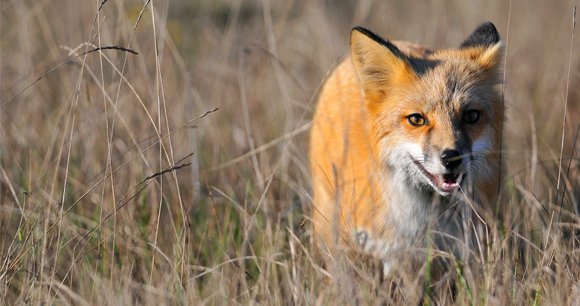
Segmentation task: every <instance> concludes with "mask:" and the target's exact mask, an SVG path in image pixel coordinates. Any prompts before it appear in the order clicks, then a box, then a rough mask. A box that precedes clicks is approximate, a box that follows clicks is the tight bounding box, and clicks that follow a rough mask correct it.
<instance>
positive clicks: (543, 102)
mask: <svg viewBox="0 0 580 306" xmlns="http://www.w3.org/2000/svg"><path fill="white" fill-rule="evenodd" d="M573 4H574V3H573V2H572V1H557V2H556V1H548V0H534V1H517V0H515V1H513V2H511V14H510V2H508V1H500V0H495V1H493V0H492V1H485V2H483V1H442V0H432V1H420V0H412V1H371V0H360V1H354V0H352V1H351V0H349V1H306V0H291V1H270V0H263V1H242V0H232V1H222V0H216V1H184V0H174V1H164V0H152V1H134V0H119V1H107V2H104V1H101V0H95V1H62V0H39V1H2V2H0V9H1V12H0V13H1V15H0V78H1V79H0V80H1V81H0V88H1V89H0V103H2V107H1V109H0V128H1V131H0V203H1V206H0V259H1V263H0V291H1V293H0V297H1V300H2V303H3V304H4V305H23V304H35V305H36V304H59V305H61V304H62V305H86V304H94V305H126V304H140V305H141V304H142V305H165V304H167V305H175V304H181V305H183V304H186V305H197V304H200V305H201V304H225V305H230V304H255V303H258V304H275V305H279V304H296V305H304V304H316V305H320V304H324V305H328V304H375V303H393V304H398V303H411V302H417V303H419V302H420V299H422V296H423V294H424V292H425V291H426V290H428V288H425V286H422V285H421V284H419V283H417V282H415V281H414V279H413V278H412V277H411V278H409V279H406V278H405V276H401V277H400V278H398V279H395V280H393V281H392V282H391V281H383V282H381V281H380V279H379V278H380V277H379V276H377V274H376V273H375V270H376V269H374V268H373V265H372V264H365V263H364V262H363V261H364V260H363V259H362V258H357V257H349V256H341V257H336V258H335V263H334V266H333V267H334V269H328V271H327V270H324V269H323V267H322V262H321V261H320V260H319V259H318V258H317V256H316V250H315V249H314V248H313V244H312V243H311V237H310V231H309V227H310V224H309V222H308V218H307V216H308V215H309V211H310V204H311V203H310V197H309V186H310V182H309V171H308V164H307V156H306V152H307V148H308V128H309V126H310V120H311V118H312V112H313V108H314V105H315V99H314V98H315V96H316V92H317V88H318V87H319V85H320V84H321V82H322V80H323V79H324V76H325V75H326V73H327V72H328V71H329V69H331V67H332V66H333V65H334V64H335V63H336V62H337V61H338V60H340V59H341V58H344V56H345V53H346V52H348V33H349V29H350V28H351V27H352V26H354V25H365V26H367V27H369V28H371V29H373V30H375V31H376V32H377V33H379V34H381V35H382V36H385V37H387V38H390V39H404V40H409V41H412V42H417V43H421V44H425V45H428V46H431V47H435V48H442V47H449V46H457V45H459V43H460V42H461V41H462V39H463V38H465V37H466V36H467V35H468V34H469V33H470V31H472V30H473V29H474V28H475V26H476V25H477V24H478V23H480V22H481V21H485V20H489V21H492V22H494V23H495V24H496V26H497V28H498V29H499V31H500V33H501V35H502V37H503V38H504V40H506V41H507V59H506V64H507V65H506V67H505V68H506V83H505V101H506V106H507V118H508V123H507V124H506V126H505V130H504V154H503V156H504V160H505V164H506V171H505V173H504V176H503V177H502V182H503V184H502V185H503V187H504V188H503V193H502V195H501V199H500V202H499V204H500V206H501V208H502V209H501V214H499V213H498V214H497V215H496V216H495V217H494V218H490V220H488V221H489V226H490V227H489V228H490V236H492V237H493V239H492V241H493V242H492V243H491V244H490V245H489V246H487V247H486V249H485V250H484V251H485V254H486V256H485V258H481V259H480V260H475V264H474V265H473V266H465V267H464V268H461V265H460V264H458V266H457V267H458V268H457V273H458V282H457V294H456V303H458V304H475V305H483V304H486V305H487V304H490V305H506V304H518V305H530V304H534V305H573V304H578V303H580V298H579V296H580V254H579V253H578V240H577V233H578V222H577V221H578V216H579V206H578V196H580V194H579V191H580V188H579V185H580V184H579V180H578V179H579V168H578V165H579V164H578V152H579V151H578V150H580V148H579V146H580V145H577V141H576V135H577V129H578V126H579V123H580V107H579V106H578V101H579V98H580V91H579V90H578V88H579V86H580V82H579V81H580V70H579V68H580V67H579V57H580V52H578V51H577V48H575V49H574V52H572V56H571V60H569V56H570V52H571V49H570V42H571V39H572V8H573ZM141 14H142V15H141ZM508 28H509V33H508V32H507V29H508ZM106 46H119V47H123V48H127V49H130V50H134V51H135V52H137V53H138V55H135V54H132V53H129V52H125V51H122V50H111V49H103V50H101V52H100V51H94V52H91V53H88V54H83V53H84V52H86V51H90V50H94V49H95V48H99V47H106ZM73 57H76V58H75V59H73V60H71V61H70V62H68V63H66V64H65V65H62V66H61V67H59V68H58V69H56V70H54V71H52V72H50V73H49V74H47V75H46V76H45V77H44V78H42V79H40V80H39V81H38V82H36V83H34V85H32V86H31V87H29V88H27V89H26V90H24V91H23V92H22V93H20V94H19V95H17V96H16V97H14V96H15V95H16V94H18V93H19V92H20V91H21V90H22V89H24V88H26V86H28V85H30V84H32V83H33V82H35V81H36V80H37V79H38V78H39V77H41V76H43V75H44V74H45V73H46V72H48V71H50V70H51V69H52V68H55V67H57V66H59V65H60V64H62V63H63V62H65V61H67V60H69V59H71V58H73ZM569 65H570V67H571V70H570V74H569V76H568V73H567V71H568V66H569ZM568 80H569V86H568V88H567V87H566V84H567V81H568ZM13 97H14V98H13ZM566 97H568V103H567V117H566V118H567V119H566V124H565V125H563V119H564V111H565V109H564V105H565V104H566V103H565V102H566V101H565V98H566ZM215 108H219V110H218V111H215V112H213V113H209V114H207V116H206V117H203V118H199V119H196V120H194V119H195V118H197V117H198V116H200V115H202V114H205V113H206V112H207V111H210V110H213V109H215ZM563 127H564V128H565V129H564V135H562V130H563ZM562 140H564V141H563V151H561V144H562ZM561 152H563V153H562V154H561ZM191 154H193V155H191ZM560 164H561V167H560ZM560 170H561V171H560ZM559 173H561V174H560V175H559ZM151 176H153V177H151ZM558 181H559V182H560V183H559V188H558ZM304 220H306V222H304ZM302 225H304V226H302ZM329 279H332V280H331V281H329ZM393 283H395V284H396V285H395V286H393V285H392V284H393ZM427 300H428V298H425V299H424V301H427ZM431 302H433V301H431Z"/></svg>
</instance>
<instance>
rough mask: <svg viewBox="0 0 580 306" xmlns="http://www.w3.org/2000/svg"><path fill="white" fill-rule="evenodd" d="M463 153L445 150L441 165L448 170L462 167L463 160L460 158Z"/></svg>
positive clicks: (442, 154)
mask: <svg viewBox="0 0 580 306" xmlns="http://www.w3.org/2000/svg"><path fill="white" fill-rule="evenodd" d="M460 156H461V153H459V151H457V150H444V151H443V153H441V164H443V166H444V167H445V168H447V169H453V168H456V167H458V166H459V165H461V161H462V159H463V158H461V157H460Z"/></svg>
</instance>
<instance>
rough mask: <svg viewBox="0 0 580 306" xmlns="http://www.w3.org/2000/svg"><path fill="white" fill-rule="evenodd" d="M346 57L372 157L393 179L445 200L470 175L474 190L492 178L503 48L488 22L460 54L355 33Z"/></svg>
mask: <svg viewBox="0 0 580 306" xmlns="http://www.w3.org/2000/svg"><path fill="white" fill-rule="evenodd" d="M351 55H352V60H353V63H354V66H355V69H356V72H357V75H358V77H359V79H360V82H361V83H360V86H361V92H362V94H363V97H364V102H365V103H364V104H365V108H366V112H367V123H368V125H367V126H368V129H369V141H370V142H371V147H372V148H373V156H374V157H375V159H376V161H377V163H378V164H379V167H381V166H382V167H388V168H390V169H391V172H392V177H393V178H392V179H393V180H394V182H399V183H400V184H406V185H408V186H411V187H413V188H414V189H417V190H420V191H426V192H429V191H434V192H437V193H438V194H439V195H441V196H449V195H451V194H452V193H453V192H454V191H456V190H458V189H459V188H460V187H461V186H462V183H464V182H467V181H468V178H469V179H470V180H471V183H472V184H473V185H475V186H476V188H477V187H482V185H484V184H485V183H486V182H489V181H492V180H494V179H495V177H492V176H493V173H494V171H493V168H497V167H498V164H497V162H495V163H494V161H495V159H496V157H497V154H498V152H497V149H496V147H498V145H499V141H500V131H501V125H502V122H503V109H502V105H501V97H500V95H499V94H498V92H497V88H496V87H497V84H499V83H500V80H501V79H500V69H499V67H500V61H501V58H502V55H503V45H502V43H501V41H500V39H499V35H498V34H497V31H496V30H495V27H494V26H493V25H492V24H491V23H487V24H483V25H482V26H480V27H479V28H478V29H477V30H476V31H475V32H474V33H473V34H472V35H471V36H470V37H469V38H468V39H467V40H466V41H465V42H464V43H463V44H462V45H461V47H460V48H459V49H456V50H445V51H440V52H430V53H427V54H426V55H425V56H423V57H421V58H416V57H410V56H406V55H405V54H403V53H402V52H401V51H399V50H398V49H397V48H396V47H395V46H393V45H392V44H390V43H389V42H386V41H384V40H382V39H381V38H379V37H377V36H376V35H375V34H373V33H371V32H369V31H368V30H366V29H363V28H355V29H353V31H352V33H351Z"/></svg>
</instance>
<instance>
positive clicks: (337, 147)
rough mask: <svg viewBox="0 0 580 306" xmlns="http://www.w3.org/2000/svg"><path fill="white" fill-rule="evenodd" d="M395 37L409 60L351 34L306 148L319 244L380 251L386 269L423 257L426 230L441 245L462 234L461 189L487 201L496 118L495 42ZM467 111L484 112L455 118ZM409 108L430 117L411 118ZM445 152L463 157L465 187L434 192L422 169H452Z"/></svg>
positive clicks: (493, 189)
mask: <svg viewBox="0 0 580 306" xmlns="http://www.w3.org/2000/svg"><path fill="white" fill-rule="evenodd" d="M494 30H495V28H494ZM498 37H499V36H498ZM388 44H390V43H388ZM392 44H393V46H396V45H398V46H400V50H401V51H403V53H404V54H406V56H404V57H401V55H400V54H396V51H397V50H395V52H393V50H392V49H390V48H387V47H385V44H381V43H379V42H377V41H376V39H373V38H372V37H369V36H368V35H366V34H365V33H363V32H361V31H359V30H357V29H354V30H353V31H352V32H351V56H350V57H348V58H347V59H345V60H344V61H343V62H342V63H341V64H340V65H339V66H338V67H337V68H336V69H335V71H334V72H333V73H332V75H331V76H330V77H329V79H328V80H327V81H326V83H325V85H324V88H323V90H322V92H321V94H320V97H319V100H318V106H317V109H316V115H315V118H314V125H313V128H312V132H311V146H310V166H311V172H312V177H313V194H314V223H315V231H316V233H317V237H319V243H320V245H321V247H322V248H323V250H325V251H328V250H329V248H328V246H331V245H337V243H338V245H350V246H353V247H360V248H361V249H362V250H364V251H365V252H367V253H369V254H372V255H374V256H375V257H378V258H380V259H382V260H383V261H384V263H385V270H387V271H386V272H387V273H389V272H390V271H389V270H390V269H391V267H393V266H396V265H397V262H401V259H406V262H409V260H408V259H411V262H416V263H418V264H421V263H422V262H423V261H424V259H425V258H426V256H425V253H424V252H423V251H424V250H425V247H426V245H427V240H428V239H427V238H426V237H427V235H428V233H430V238H429V239H432V240H431V241H433V242H434V243H435V245H436V246H437V247H438V248H440V249H444V250H445V247H449V244H450V241H454V239H451V238H450V239H443V238H441V237H445V236H446V235H447V236H448V238H449V237H457V238H458V239H459V240H460V241H463V240H464V239H463V238H464V237H463V233H462V230H461V229H462V226H463V223H462V222H463V220H462V219H461V217H459V218H458V217H457V216H458V215H461V212H462V211H463V209H464V207H465V203H466V197H465V196H467V197H468V198H469V201H473V203H477V205H481V206H483V207H489V206H490V205H492V204H493V203H494V201H495V197H496V193H497V187H498V186H497V178H498V170H499V168H500V166H499V161H498V158H499V148H500V141H501V140H500V131H501V127H502V124H503V109H502V103H501V97H500V95H499V94H498V89H497V85H498V84H499V83H500V81H501V80H500V70H501V67H500V63H501V59H502V56H503V44H502V42H501V41H500V42H498V43H495V44H492V45H490V46H472V47H467V48H463V49H449V50H441V51H430V50H427V49H425V48H420V47H418V46H415V45H412V44H408V43H401V42H396V43H392ZM401 54H402V53H401ZM469 109H475V110H477V111H479V112H480V118H479V121H478V122H476V123H474V124H467V123H465V122H463V121H462V116H463V114H464V113H465V111H467V110H469ZM415 113H418V114H422V115H423V116H424V117H425V118H426V120H427V124H425V125H423V126H413V125H411V124H409V122H408V116H409V115H411V114H415ZM446 149H456V150H458V151H460V152H461V154H462V155H461V156H462V159H463V160H462V163H461V165H460V166H459V167H458V169H457V170H455V172H461V175H460V176H461V177H460V179H461V183H460V184H461V185H460V186H461V188H456V189H455V190H454V191H453V192H445V191H441V190H438V188H437V186H436V184H435V183H434V182H433V181H432V180H431V179H429V175H427V174H426V172H425V170H426V171H428V172H429V173H431V174H433V175H439V174H443V173H448V170H447V169H445V167H444V166H443V165H442V163H441V158H440V156H441V153H442V151H443V150H446ZM437 233H443V234H437ZM452 248H453V247H452ZM457 249H458V247H457V246H455V247H454V250H455V251H457ZM422 250H423V251H422ZM447 250H448V249H447ZM448 251H449V250H448ZM451 251H453V250H451Z"/></svg>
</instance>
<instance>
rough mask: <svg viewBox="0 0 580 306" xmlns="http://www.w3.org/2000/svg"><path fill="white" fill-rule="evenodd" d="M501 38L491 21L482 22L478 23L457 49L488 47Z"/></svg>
mask: <svg viewBox="0 0 580 306" xmlns="http://www.w3.org/2000/svg"><path fill="white" fill-rule="evenodd" d="M500 40H501V38H500V37H499V33H498V32H497V29H496V28H495V26H494V25H493V23H491V22H484V23H482V24H480V25H479V26H478V27H477V29H475V31H473V33H471V35H469V37H467V39H465V41H463V42H462V43H461V45H460V46H459V49H466V48H470V47H484V48H488V47H490V46H491V45H495V44H497V43H498V42H500Z"/></svg>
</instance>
